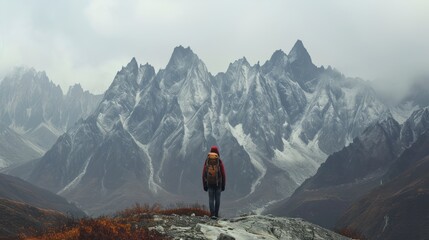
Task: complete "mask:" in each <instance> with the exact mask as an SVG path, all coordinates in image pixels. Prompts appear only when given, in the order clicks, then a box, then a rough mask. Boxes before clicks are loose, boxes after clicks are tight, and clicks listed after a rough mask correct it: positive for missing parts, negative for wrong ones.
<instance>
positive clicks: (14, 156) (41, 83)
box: [0, 67, 101, 168]
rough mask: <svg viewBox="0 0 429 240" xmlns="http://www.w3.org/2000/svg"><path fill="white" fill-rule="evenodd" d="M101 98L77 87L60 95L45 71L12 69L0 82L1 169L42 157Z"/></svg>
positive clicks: (21, 68)
mask: <svg viewBox="0 0 429 240" xmlns="http://www.w3.org/2000/svg"><path fill="white" fill-rule="evenodd" d="M100 99H101V96H100V95H98V96H96V95H93V94H91V93H89V92H88V91H83V89H82V87H81V86H80V85H79V84H76V85H74V86H73V87H70V88H69V90H68V92H67V94H65V95H63V92H62V90H61V88H60V87H59V86H58V85H55V84H54V83H53V82H52V81H50V80H49V78H48V77H47V75H46V73H45V72H37V71H36V70H35V69H33V68H26V67H18V68H15V69H14V70H13V71H12V72H11V73H9V74H8V75H7V76H6V77H5V78H4V79H3V81H2V82H1V83H0V149H1V150H2V151H1V152H0V168H2V167H6V166H8V165H11V164H16V163H19V162H23V161H28V160H32V159H35V158H38V157H41V156H42V155H43V154H44V153H45V152H46V151H47V150H48V149H49V148H51V147H52V145H53V144H54V143H55V141H56V140H57V138H58V137H59V136H60V135H62V134H63V133H64V132H65V131H67V129H68V128H70V127H71V126H73V125H74V124H75V123H76V122H77V121H78V120H79V119H80V118H86V117H87V116H88V115H89V114H91V113H92V112H93V110H94V109H95V107H96V106H97V105H98V103H99V101H100Z"/></svg>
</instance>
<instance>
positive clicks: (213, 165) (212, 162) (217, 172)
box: [203, 146, 226, 219]
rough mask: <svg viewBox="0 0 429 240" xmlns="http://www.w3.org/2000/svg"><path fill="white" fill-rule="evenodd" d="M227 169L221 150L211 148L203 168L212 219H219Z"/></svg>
mask: <svg viewBox="0 0 429 240" xmlns="http://www.w3.org/2000/svg"><path fill="white" fill-rule="evenodd" d="M225 183H226V178H225V168H224V166H223V163H222V160H221V159H220V154H219V149H218V148H217V147H216V146H212V147H211V148H210V152H209V153H208V154H207V158H206V161H205V163H204V168H203V187H204V191H206V192H207V191H208V193H209V207H210V217H211V218H212V219H217V218H218V217H219V207H220V193H221V192H223V191H224V190H225Z"/></svg>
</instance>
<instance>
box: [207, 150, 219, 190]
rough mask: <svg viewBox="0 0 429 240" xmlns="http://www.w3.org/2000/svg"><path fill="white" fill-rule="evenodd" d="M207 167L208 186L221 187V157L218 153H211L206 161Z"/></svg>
mask: <svg viewBox="0 0 429 240" xmlns="http://www.w3.org/2000/svg"><path fill="white" fill-rule="evenodd" d="M206 167H207V170H206V171H207V173H206V174H207V184H208V185H211V186H219V182H220V181H219V173H220V164H219V155H217V153H213V152H210V153H209V154H208V156H207V160H206Z"/></svg>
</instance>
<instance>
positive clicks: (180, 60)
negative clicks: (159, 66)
mask: <svg viewBox="0 0 429 240" xmlns="http://www.w3.org/2000/svg"><path fill="white" fill-rule="evenodd" d="M199 61H201V60H200V59H199V58H198V56H197V55H196V54H195V53H194V52H193V51H192V49H191V48H190V47H187V48H184V47H183V46H181V45H180V46H178V47H175V48H174V50H173V54H172V55H171V58H170V61H169V62H168V64H167V67H166V69H180V68H183V67H184V66H191V65H193V64H194V63H195V62H199Z"/></svg>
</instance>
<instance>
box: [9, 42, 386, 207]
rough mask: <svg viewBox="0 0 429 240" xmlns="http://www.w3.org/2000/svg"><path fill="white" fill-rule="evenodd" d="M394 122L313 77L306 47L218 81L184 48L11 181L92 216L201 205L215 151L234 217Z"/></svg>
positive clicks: (124, 84)
mask: <svg viewBox="0 0 429 240" xmlns="http://www.w3.org/2000/svg"><path fill="white" fill-rule="evenodd" d="M93 102H96V101H93ZM25 109H26V108H25ZM87 109H88V110H89V107H88V108H87ZM81 112H82V113H83V112H85V111H81ZM85 113H87V112H85ZM9 115H10V114H9ZM390 116H391V115H390V111H389V108H388V107H387V106H386V105H385V104H384V103H383V102H382V101H381V100H379V98H378V96H377V93H376V92H375V91H374V90H373V89H372V88H371V87H370V86H369V84H368V83H367V82H365V81H362V80H360V79H354V78H353V79H352V78H347V77H345V76H344V75H343V74H341V73H339V72H338V71H336V70H334V69H332V68H331V67H328V68H324V67H316V66H315V65H314V64H313V63H312V61H311V57H310V55H309V54H308V52H307V50H306V49H305V47H304V46H303V44H302V42H301V41H297V42H296V44H295V45H294V47H293V48H292V50H291V51H290V52H289V53H288V54H286V53H284V52H283V51H281V50H278V51H276V52H275V53H274V54H273V55H272V57H271V58H270V60H268V61H266V63H264V64H263V65H259V63H258V64H256V65H253V66H251V65H250V64H249V63H248V62H247V60H246V59H245V58H242V59H240V60H237V61H235V62H234V63H231V64H230V65H229V67H228V70H227V71H226V72H225V73H219V74H218V75H216V76H213V75H212V74H210V73H209V72H208V70H207V68H206V66H205V64H204V63H203V62H202V61H201V60H200V59H199V58H198V56H197V55H196V54H195V53H193V52H192V50H191V49H190V48H184V47H177V48H175V49H174V51H173V54H172V56H171V58H170V61H169V62H168V64H167V66H166V68H165V69H161V70H160V71H159V72H157V73H156V72H155V70H154V68H153V67H152V66H150V65H149V64H146V65H138V64H137V61H136V60H135V59H132V60H131V62H130V63H128V64H127V66H125V67H123V68H122V69H121V70H120V71H119V72H118V73H117V75H116V77H115V78H114V80H113V83H112V84H111V86H110V87H109V89H108V90H107V91H106V92H105V94H104V96H103V98H102V100H101V101H100V103H99V104H98V106H97V107H96V108H95V110H94V111H92V113H91V114H89V115H88V117H87V118H84V119H83V120H80V121H78V122H77V123H76V124H75V125H73V126H71V125H67V127H68V130H67V132H66V133H65V134H63V135H61V136H60V137H59V139H58V140H57V142H56V143H55V144H54V145H53V146H52V148H51V149H50V150H49V151H47V152H46V154H45V155H44V156H43V157H42V158H41V159H39V160H37V161H35V162H31V163H29V164H24V165H23V166H21V167H23V168H25V169H27V172H26V173H23V172H22V171H21V172H20V173H18V172H19V171H16V172H15V173H14V174H16V175H20V176H21V177H23V178H25V179H27V180H29V181H30V182H32V183H35V184H37V185H38V186H41V187H44V188H47V189H49V190H51V191H54V192H58V193H59V194H61V195H62V196H65V197H67V198H68V199H70V200H73V201H75V202H78V203H79V204H80V205H81V206H83V208H84V209H85V210H88V211H89V212H90V213H103V212H105V211H114V210H116V209H120V208H122V207H124V206H128V205H130V204H133V203H134V202H141V201H144V202H153V201H161V202H167V203H169V202H175V201H204V202H205V201H206V196H205V193H204V192H203V191H202V190H201V183H200V181H201V180H200V178H201V176H200V174H201V169H202V164H203V161H204V158H205V155H206V153H207V151H208V149H209V148H210V146H211V145H218V146H219V147H220V151H221V157H222V159H223V160H224V163H225V166H226V170H227V176H228V183H227V191H226V192H225V194H224V206H225V207H224V209H225V212H227V213H226V214H228V213H229V214H233V213H234V212H236V211H237V210H239V211H240V210H241V211H248V210H251V209H253V210H255V209H262V208H263V207H264V206H265V205H266V204H267V203H269V202H271V201H275V200H280V199H283V198H285V197H288V196H290V195H291V194H292V192H293V191H294V190H295V189H296V188H297V187H298V186H299V185H300V184H301V183H302V182H303V181H304V180H305V179H306V178H308V177H310V176H312V175H313V174H314V173H315V172H316V170H317V168H318V167H319V165H320V164H321V163H322V162H323V161H324V160H325V159H326V157H327V156H328V155H330V154H332V153H334V152H336V151H339V150H341V149H342V148H343V147H344V146H345V145H347V144H349V143H350V142H352V139H354V138H355V137H357V136H359V135H360V134H361V133H362V132H363V131H364V129H366V128H367V127H368V126H371V125H373V124H374V123H377V122H381V121H383V120H385V119H387V118H389V117H390ZM12 122H13V121H10V122H9V123H8V124H6V126H7V127H9V128H10V126H11V125H12V126H14V124H12ZM15 122H16V120H15ZM24 122H25V121H24ZM51 122H52V120H51ZM69 122H71V121H69ZM23 125H24V126H26V125H25V124H23ZM61 126H65V125H61ZM67 127H65V128H67ZM65 128H64V127H63V128H61V129H65ZM18 169H19V168H18ZM20 169H22V168H20ZM29 170H31V171H29ZM28 171H29V172H28ZM11 173H13V172H11ZM273 186H275V187H273Z"/></svg>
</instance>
